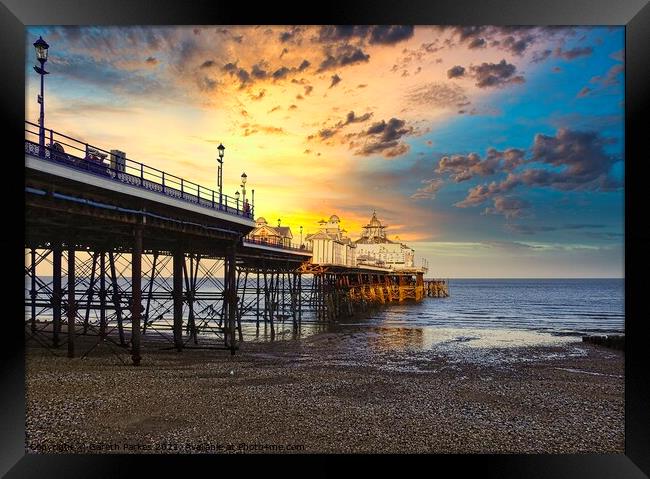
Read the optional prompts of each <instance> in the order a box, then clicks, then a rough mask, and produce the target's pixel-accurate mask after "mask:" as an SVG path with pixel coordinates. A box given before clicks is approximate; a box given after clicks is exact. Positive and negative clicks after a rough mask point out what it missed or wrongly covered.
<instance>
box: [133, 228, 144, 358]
mask: <svg viewBox="0 0 650 479" xmlns="http://www.w3.org/2000/svg"><path fill="white" fill-rule="evenodd" d="M131 282H132V285H131V292H132V297H131V359H132V361H133V365H134V366H139V365H140V359H141V357H140V311H141V309H142V227H140V226H136V227H135V230H134V241H133V253H132V255H131Z"/></svg>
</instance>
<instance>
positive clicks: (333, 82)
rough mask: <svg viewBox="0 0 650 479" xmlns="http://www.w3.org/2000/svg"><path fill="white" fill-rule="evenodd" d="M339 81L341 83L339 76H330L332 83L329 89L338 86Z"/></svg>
mask: <svg viewBox="0 0 650 479" xmlns="http://www.w3.org/2000/svg"><path fill="white" fill-rule="evenodd" d="M340 81H341V77H340V76H338V75H337V74H334V75H332V83H330V86H329V87H330V88H332V87H333V86H336V85H338V84H339V82H340Z"/></svg>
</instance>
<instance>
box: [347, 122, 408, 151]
mask: <svg viewBox="0 0 650 479" xmlns="http://www.w3.org/2000/svg"><path fill="white" fill-rule="evenodd" d="M413 132H414V128H413V127H410V126H406V122H405V121H404V120H400V119H398V118H391V119H390V120H388V122H386V121H385V120H382V121H378V122H376V123H373V124H372V125H371V126H370V127H369V128H368V129H367V130H364V131H362V132H360V133H358V134H357V135H356V137H357V138H358V139H365V141H363V145H361V147H360V148H359V149H357V150H356V151H355V154H356V155H361V156H369V155H373V154H378V153H379V154H382V155H383V156H385V157H387V158H392V157H395V156H400V155H403V154H404V153H406V152H408V151H409V146H408V145H407V144H406V143H400V140H401V139H402V138H403V137H404V136H408V135H410V134H412V133H413ZM355 144H356V143H355Z"/></svg>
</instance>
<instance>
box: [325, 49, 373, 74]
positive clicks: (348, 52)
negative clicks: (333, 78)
mask: <svg viewBox="0 0 650 479" xmlns="http://www.w3.org/2000/svg"><path fill="white" fill-rule="evenodd" d="M369 59H370V55H368V54H367V53H364V52H363V50H362V49H361V48H359V47H353V46H351V45H347V44H345V45H339V46H338V47H336V48H334V49H332V48H330V49H328V50H327V54H326V56H325V59H324V60H323V61H322V62H321V63H320V65H319V66H318V70H316V71H317V72H323V71H327V70H332V69H334V68H339V67H344V66H347V65H354V64H355V63H364V62H367V61H368V60H369Z"/></svg>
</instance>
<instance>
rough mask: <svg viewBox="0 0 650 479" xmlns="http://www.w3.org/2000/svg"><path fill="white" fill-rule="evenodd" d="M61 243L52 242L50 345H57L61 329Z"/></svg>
mask: <svg viewBox="0 0 650 479" xmlns="http://www.w3.org/2000/svg"><path fill="white" fill-rule="evenodd" d="M62 254H63V253H62V250H61V243H59V242H54V243H53V244H52V346H54V347H55V348H58V347H59V333H60V331H61V256H62Z"/></svg>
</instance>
